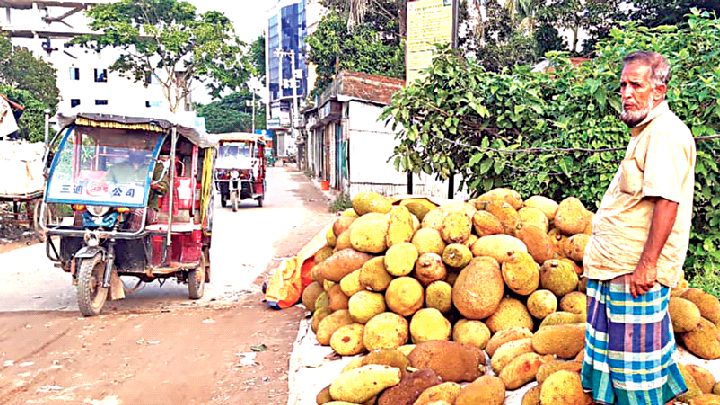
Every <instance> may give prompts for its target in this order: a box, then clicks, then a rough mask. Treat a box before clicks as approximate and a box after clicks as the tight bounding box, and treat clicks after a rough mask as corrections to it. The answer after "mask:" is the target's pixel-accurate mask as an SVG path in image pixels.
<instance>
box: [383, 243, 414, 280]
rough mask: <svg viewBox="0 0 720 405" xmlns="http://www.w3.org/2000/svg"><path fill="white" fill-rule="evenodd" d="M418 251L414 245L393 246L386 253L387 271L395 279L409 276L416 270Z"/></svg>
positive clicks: (401, 244)
mask: <svg viewBox="0 0 720 405" xmlns="http://www.w3.org/2000/svg"><path fill="white" fill-rule="evenodd" d="M417 258H418V250H417V248H416V247H415V245H414V244H412V243H399V244H397V245H392V246H390V248H389V249H388V250H387V252H385V259H384V260H385V269H386V270H387V272H388V273H390V275H392V276H395V277H402V276H407V275H408V274H410V272H412V271H413V269H414V268H415V262H416V261H417Z"/></svg>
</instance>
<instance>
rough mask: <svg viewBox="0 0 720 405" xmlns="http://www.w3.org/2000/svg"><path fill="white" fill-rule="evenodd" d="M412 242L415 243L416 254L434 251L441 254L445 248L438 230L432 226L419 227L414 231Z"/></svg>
mask: <svg viewBox="0 0 720 405" xmlns="http://www.w3.org/2000/svg"><path fill="white" fill-rule="evenodd" d="M412 244H413V245H415V248H416V249H417V253H418V255H421V254H423V253H436V254H439V255H442V253H443V250H444V249H445V242H443V240H442V236H441V235H440V232H439V231H438V230H436V229H433V228H421V229H418V230H417V232H415V236H413V239H412Z"/></svg>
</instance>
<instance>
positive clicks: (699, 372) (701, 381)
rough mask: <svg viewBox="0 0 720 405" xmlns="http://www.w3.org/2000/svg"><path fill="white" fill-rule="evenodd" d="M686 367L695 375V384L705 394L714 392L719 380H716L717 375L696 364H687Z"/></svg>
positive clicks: (689, 372)
mask: <svg viewBox="0 0 720 405" xmlns="http://www.w3.org/2000/svg"><path fill="white" fill-rule="evenodd" d="M685 369H686V371H687V372H688V374H690V375H691V376H692V377H693V380H695V384H697V386H698V388H700V392H702V393H703V394H710V393H712V391H713V388H715V384H716V383H717V381H715V376H713V374H712V373H711V372H710V370H708V369H706V368H704V367H700V366H698V365H696V364H686V365H685Z"/></svg>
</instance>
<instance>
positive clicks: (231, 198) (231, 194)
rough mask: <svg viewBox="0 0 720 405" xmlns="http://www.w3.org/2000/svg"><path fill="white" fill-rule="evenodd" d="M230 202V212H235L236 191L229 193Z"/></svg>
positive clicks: (236, 205)
mask: <svg viewBox="0 0 720 405" xmlns="http://www.w3.org/2000/svg"><path fill="white" fill-rule="evenodd" d="M230 200H232V211H233V212H237V209H238V193H237V191H232V192H230Z"/></svg>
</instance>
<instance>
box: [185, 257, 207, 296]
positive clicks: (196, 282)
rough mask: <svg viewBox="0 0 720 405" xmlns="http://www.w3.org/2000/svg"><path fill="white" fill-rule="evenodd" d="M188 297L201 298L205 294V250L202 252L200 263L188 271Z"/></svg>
mask: <svg viewBox="0 0 720 405" xmlns="http://www.w3.org/2000/svg"><path fill="white" fill-rule="evenodd" d="M187 283H188V297H190V298H191V299H194V300H196V299H200V298H202V296H203V295H204V294H205V252H203V253H201V254H200V265H198V267H197V268H196V269H194V270H190V271H188V277H187Z"/></svg>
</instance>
